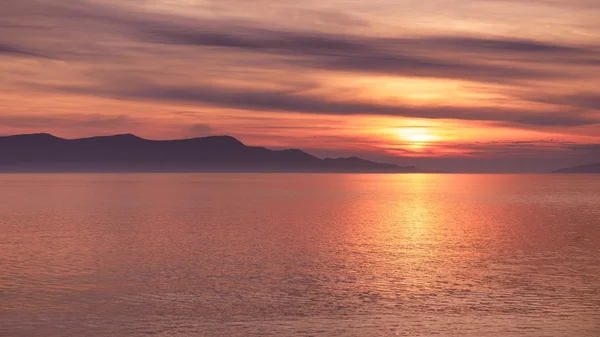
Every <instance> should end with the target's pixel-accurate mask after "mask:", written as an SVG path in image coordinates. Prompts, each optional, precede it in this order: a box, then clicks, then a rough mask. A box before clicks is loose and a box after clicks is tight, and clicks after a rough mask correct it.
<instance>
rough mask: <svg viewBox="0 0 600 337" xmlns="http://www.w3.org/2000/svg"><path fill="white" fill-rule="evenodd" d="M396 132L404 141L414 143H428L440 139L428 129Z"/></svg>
mask: <svg viewBox="0 0 600 337" xmlns="http://www.w3.org/2000/svg"><path fill="white" fill-rule="evenodd" d="M395 132H396V134H397V135H398V136H399V137H400V138H402V139H403V140H405V141H408V142H413V143H426V142H431V141H434V140H436V139H438V137H437V136H436V135H435V134H433V132H431V130H430V129H428V128H420V127H411V128H400V129H396V130H395Z"/></svg>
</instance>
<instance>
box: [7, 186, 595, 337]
mask: <svg viewBox="0 0 600 337" xmlns="http://www.w3.org/2000/svg"><path fill="white" fill-rule="evenodd" d="M148 335H150V336H320V335H324V336H394V335H397V336H478V337H479V336H565V337H567V336H568V337H577V336H590V337H598V336H600V176H598V175H596V176H593V175H417V174H415V175H328V174H313V175H310V174H306V175H304V174H247V175H245V174H189V175H186V174H165V175H160V174H114V175H112V174H99V175H93V174H90V175H86V174H72V175H70V174H65V175H61V174H51V175H34V174H30V175H10V174H4V175H0V336H3V337H5V336H6V337H12V336H28V337H29V336H44V337H51V336H148Z"/></svg>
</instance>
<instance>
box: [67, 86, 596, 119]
mask: <svg viewBox="0 0 600 337" xmlns="http://www.w3.org/2000/svg"><path fill="white" fill-rule="evenodd" d="M71 90H76V91H79V92H81V91H82V90H83V92H85V89H81V88H72V89H71ZM100 90H102V89H100ZM91 93H92V94H100V95H102V94H103V93H102V92H101V91H95V89H91ZM104 94H108V95H113V96H115V97H123V98H130V99H132V98H135V99H148V100H164V101H169V102H184V103H199V104H209V105H214V106H219V107H226V108H235V109H245V110H253V111H277V112H297V113H312V114H325V115H386V116H403V117H419V118H433V119H465V120H480V121H500V122H511V123H517V124H524V125H537V126H580V125H591V124H597V123H599V122H600V120H599V119H598V118H594V117H591V116H586V115H584V114H577V113H574V112H573V111H563V112H554V111H552V112H549V111H528V110H518V109H506V108H499V107H453V106H450V105H448V106H424V107H418V106H405V105H400V104H396V105H392V104H386V103H378V102H365V101H349V100H344V101H342V100H335V99H333V98H328V97H322V96H309V95H305V94H303V93H301V92H300V93H298V92H295V91H276V90H257V89H250V88H239V89H235V88H217V87H214V86H208V85H207V86H195V87H167V86H152V85H138V86H135V87H134V86H132V85H127V87H123V88H118V89H116V90H115V91H113V92H106V93H104Z"/></svg>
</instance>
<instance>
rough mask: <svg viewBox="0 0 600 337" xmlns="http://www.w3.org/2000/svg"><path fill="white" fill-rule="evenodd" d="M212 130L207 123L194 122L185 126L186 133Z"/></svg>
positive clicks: (196, 133) (205, 132)
mask: <svg viewBox="0 0 600 337" xmlns="http://www.w3.org/2000/svg"><path fill="white" fill-rule="evenodd" d="M213 131H214V129H213V128H212V127H211V126H210V125H208V124H194V125H191V126H189V127H188V128H187V133H188V134H191V135H205V134H207V133H211V132H213Z"/></svg>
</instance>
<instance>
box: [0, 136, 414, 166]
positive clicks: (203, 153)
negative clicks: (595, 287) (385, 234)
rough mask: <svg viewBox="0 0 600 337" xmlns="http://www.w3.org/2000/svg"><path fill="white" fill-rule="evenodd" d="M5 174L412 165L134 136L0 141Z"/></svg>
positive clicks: (225, 140)
mask: <svg viewBox="0 0 600 337" xmlns="http://www.w3.org/2000/svg"><path fill="white" fill-rule="evenodd" d="M0 171H1V172H356V173H367V172H373V173H408V172H417V169H416V168H415V167H414V166H398V165H395V164H386V163H377V162H372V161H368V160H364V159H361V158H358V157H350V158H325V159H320V158H317V157H315V156H313V155H310V154H308V153H306V152H304V151H302V150H297V149H287V150H270V149H267V148H264V147H257V146H247V145H245V144H243V143H242V142H240V141H239V140H237V139H236V138H234V137H230V136H210V137H201V138H189V139H178V140H149V139H144V138H140V137H138V136H135V135H132V134H121V135H114V136H98V137H90V138H80V139H63V138H59V137H55V136H53V135H51V134H47V133H39V134H25V135H15V136H3V137H0Z"/></svg>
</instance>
